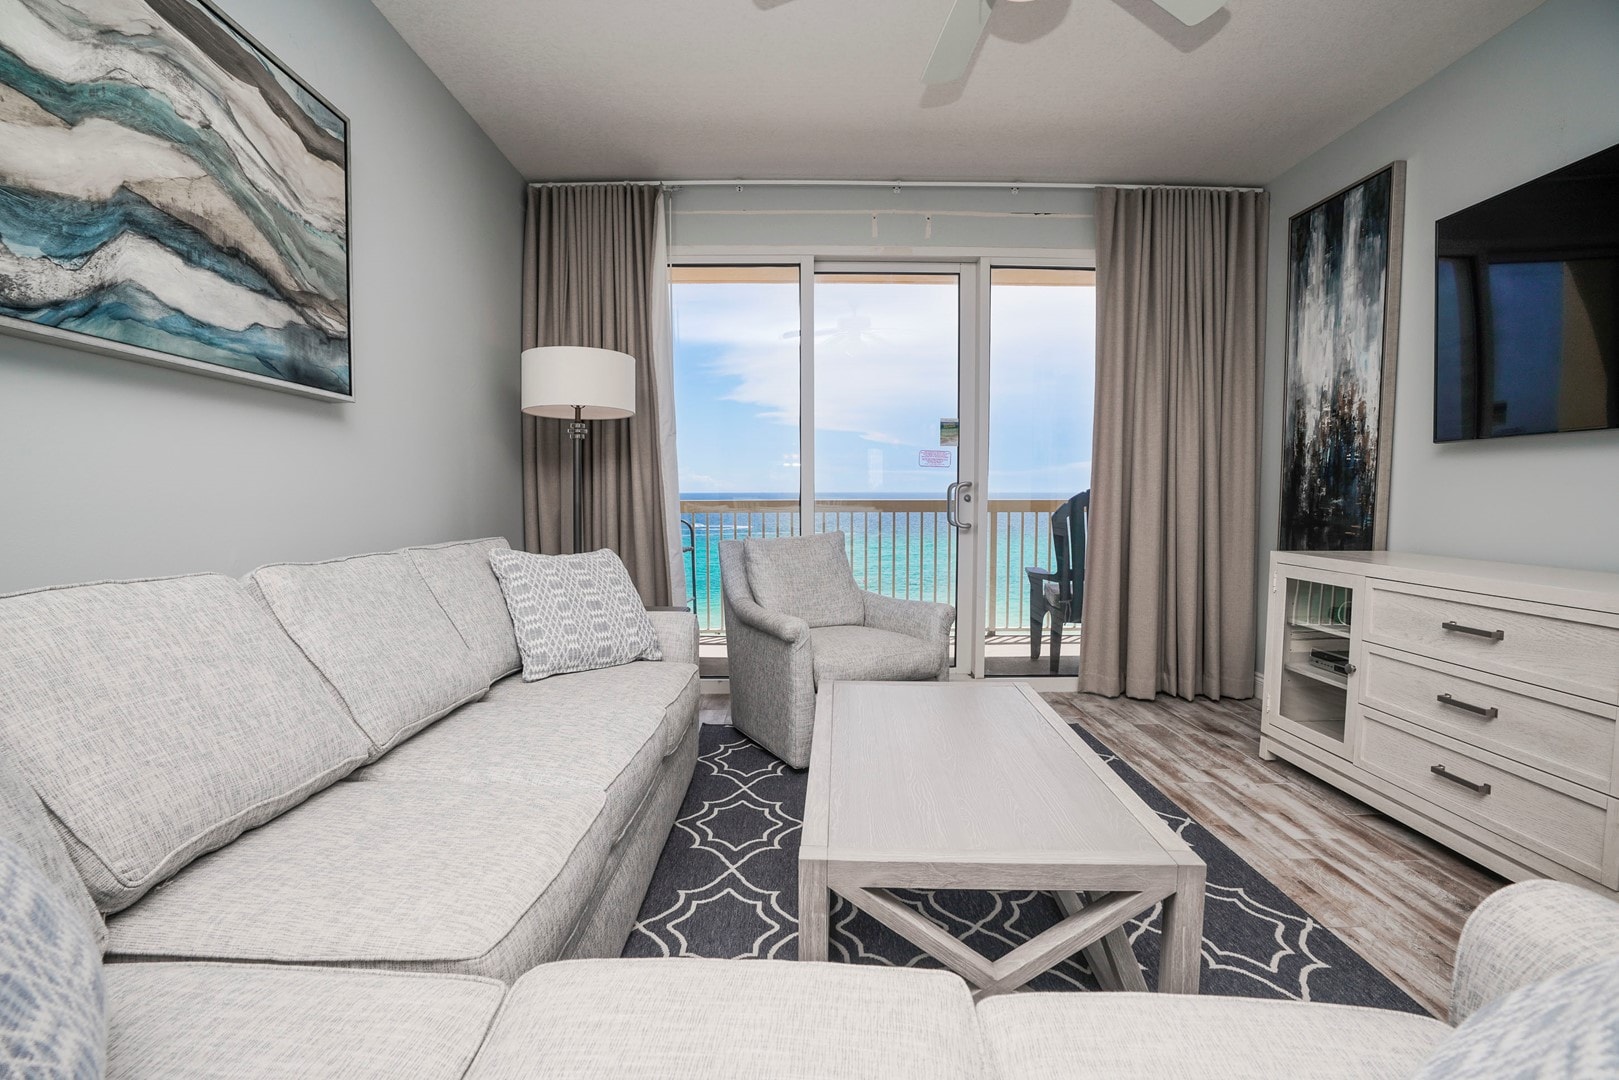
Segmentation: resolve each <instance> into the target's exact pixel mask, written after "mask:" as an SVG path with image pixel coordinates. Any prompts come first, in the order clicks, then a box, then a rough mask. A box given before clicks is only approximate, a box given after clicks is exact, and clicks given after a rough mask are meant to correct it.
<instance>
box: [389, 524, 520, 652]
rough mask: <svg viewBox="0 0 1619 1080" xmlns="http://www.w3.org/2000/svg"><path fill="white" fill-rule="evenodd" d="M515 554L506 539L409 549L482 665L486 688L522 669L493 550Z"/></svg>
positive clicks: (442, 605) (468, 646) (443, 606)
mask: <svg viewBox="0 0 1619 1080" xmlns="http://www.w3.org/2000/svg"><path fill="white" fill-rule="evenodd" d="M510 549H511V545H510V544H508V543H507V542H506V538H505V537H503V536H496V537H492V538H490V539H487V540H462V541H458V542H455V543H450V544H434V545H432V546H430V547H413V548H406V549H405V554H406V555H408V556H409V557H410V561H411V562H412V563H414V564H415V566H416V571H417V573H419V574H421V575H422V580H423V581H425V582H427V587H428V588H429V589H431V590H432V591H433V598H434V599H436V600H437V601H438V603H439V607H441V608H443V609H444V614H446V615H448V616H449V617H450V622H452V623H454V624H455V628H456V630H457V631H458V632H459V633H460V634H461V640H462V641H464V642H466V646H467V649H468V650H469V651H470V652H471V653H472V655H473V657H474V658H475V659H476V660H477V662H478V663H479V664H480V665H481V666H482V668H483V679H484V682H486V683H492V682H494V681H496V680H497V679H503V678H505V677H506V676H507V675H510V674H511V673H512V672H514V671H517V670H519V669H520V668H521V667H522V666H523V659H522V657H520V656H518V655H517V632H516V631H515V630H513V629H512V617H511V615H510V614H509V613H508V612H507V611H506V598H505V597H504V596H502V595H501V592H500V581H499V580H498V579H497V578H496V577H495V572H494V570H493V569H491V568H490V566H489V553H490V552H491V551H509V550H510Z"/></svg>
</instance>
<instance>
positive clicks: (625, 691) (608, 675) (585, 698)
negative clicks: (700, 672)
mask: <svg viewBox="0 0 1619 1080" xmlns="http://www.w3.org/2000/svg"><path fill="white" fill-rule="evenodd" d="M697 693H698V681H697V666H696V665H695V664H681V663H671V662H669V661H667V660H665V661H662V662H661V663H652V662H645V661H643V662H638V663H634V664H625V665H624V666H623V667H616V668H602V669H601V670H598V671H580V672H575V673H574V674H572V675H569V676H568V677H567V678H566V679H546V680H545V681H543V682H537V683H526V682H524V681H523V680H522V679H502V680H501V681H500V682H498V683H496V684H495V685H494V686H493V687H491V688H490V690H489V697H488V698H487V699H486V700H488V701H490V702H497V701H523V702H526V703H528V704H527V705H526V707H527V708H530V709H532V710H534V711H533V715H534V716H535V717H537V718H540V719H542V720H545V719H549V718H551V717H554V716H558V715H562V714H565V713H589V712H594V711H596V710H597V709H599V708H602V707H604V706H607V705H610V704H613V703H616V704H619V705H626V706H636V707H639V706H645V705H655V706H658V707H659V708H662V709H663V711H664V719H663V741H664V750H665V752H668V751H672V750H673V749H674V748H675V746H676V745H677V744H678V743H679V742H680V739H681V737H682V735H683V734H684V730H685V728H686V727H687V726H688V725H689V724H691V723H693V722H694V721H695V719H696V716H697V701H698V698H697Z"/></svg>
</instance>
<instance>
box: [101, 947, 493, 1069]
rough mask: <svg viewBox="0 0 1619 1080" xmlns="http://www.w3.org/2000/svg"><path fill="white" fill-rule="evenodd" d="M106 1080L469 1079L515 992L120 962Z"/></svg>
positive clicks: (254, 967)
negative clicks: (507, 998) (494, 1024)
mask: <svg viewBox="0 0 1619 1080" xmlns="http://www.w3.org/2000/svg"><path fill="white" fill-rule="evenodd" d="M106 978H107V1004H108V1012H109V1014H110V1023H109V1031H108V1043H107V1078H108V1080H150V1078H153V1077H165V1078H170V1080H203V1078H205V1077H226V1076H228V1077H232V1078H233V1080H260V1078H263V1080H269V1078H272V1077H273V1078H278V1080H279V1078H283V1077H294V1076H342V1077H349V1078H353V1080H364V1078H368V1077H375V1078H376V1080H384V1078H386V1080H440V1078H443V1080H460V1077H461V1076H463V1075H464V1074H465V1072H466V1068H467V1066H468V1065H469V1064H470V1063H471V1061H472V1058H473V1056H474V1055H475V1054H477V1052H478V1047H479V1045H480V1044H481V1043H482V1042H483V1037H484V1033H485V1032H486V1031H487V1030H488V1028H489V1023H490V1021H491V1020H492V1019H493V1018H494V1015H495V1011H496V1010H497V1009H498V1008H499V1007H500V1002H501V998H502V997H503V996H504V995H505V991H506V987H505V984H503V983H500V982H497V981H495V980H493V979H478V978H471V977H468V976H464V975H426V974H418V973H414V972H400V971H355V970H343V969H333V968H287V967H273V966H267V965H259V964H112V965H110V966H109V967H108V968H107V976H106Z"/></svg>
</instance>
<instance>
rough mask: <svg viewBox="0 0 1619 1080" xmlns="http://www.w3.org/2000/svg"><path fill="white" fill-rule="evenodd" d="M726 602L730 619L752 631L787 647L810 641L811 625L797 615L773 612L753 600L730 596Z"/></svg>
mask: <svg viewBox="0 0 1619 1080" xmlns="http://www.w3.org/2000/svg"><path fill="white" fill-rule="evenodd" d="M725 602H726V603H727V604H728V605H729V612H728V615H729V618H730V619H733V620H735V621H737V622H740V623H741V624H742V625H743V626H746V627H747V628H748V629H750V630H757V631H759V632H760V633H761V634H768V635H770V636H771V637H773V638H775V639H776V640H777V641H780V642H782V643H783V644H786V645H797V644H798V643H799V642H805V641H808V640H809V631H810V628H809V623H807V622H805V621H804V620H803V619H800V618H798V617H797V616H795V615H785V614H783V613H782V612H779V611H771V610H770V609H769V608H763V607H760V606H759V605H758V604H756V603H754V602H753V601H752V600H745V599H743V598H741V597H737V596H728V597H726V598H725Z"/></svg>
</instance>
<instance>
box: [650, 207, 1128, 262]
mask: <svg viewBox="0 0 1619 1080" xmlns="http://www.w3.org/2000/svg"><path fill="white" fill-rule="evenodd" d="M676 213H677V214H678V213H679V211H676ZM861 216H868V215H867V213H866V212H864V211H862V212H861ZM800 252H801V254H802V255H803V256H807V257H810V258H817V259H838V260H843V261H860V260H866V259H888V260H906V261H909V260H912V259H914V260H917V261H921V262H963V261H971V262H976V261H977V260H979V259H982V258H989V259H993V260H994V261H995V265H997V266H1013V265H1025V264H1026V265H1029V266H1062V265H1065V264H1067V263H1074V264H1075V268H1076V269H1085V270H1092V269H1095V267H1096V250H1095V249H1094V248H984V247H970V248H946V247H938V248H933V247H911V246H909V245H899V244H867V245H861V246H858V247H851V246H847V245H836V244H805V245H802V246H801V247H800ZM799 258H800V255H792V256H783V255H782V254H781V253H780V250H779V249H778V248H776V247H774V246H772V245H767V244H675V245H671V246H670V248H669V261H670V262H673V263H682V262H686V263H715V264H720V265H724V264H727V263H739V264H741V265H749V264H756V265H760V266H790V265H792V264H794V263H797V262H798V261H799Z"/></svg>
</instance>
